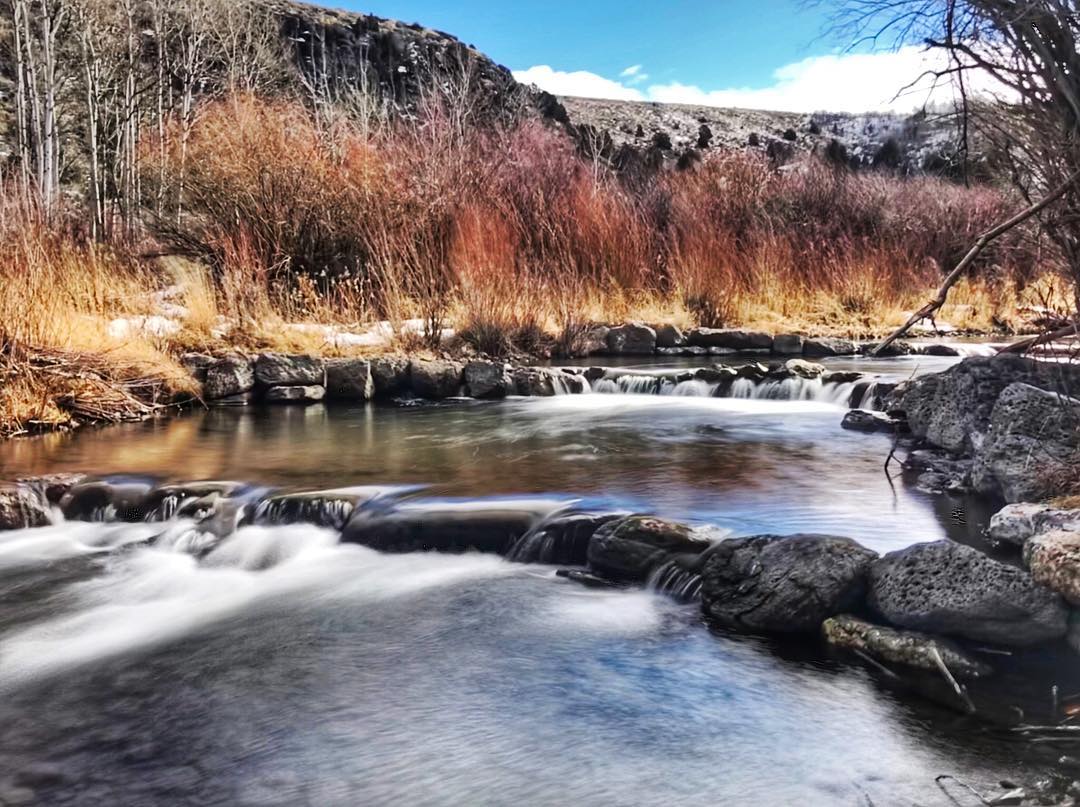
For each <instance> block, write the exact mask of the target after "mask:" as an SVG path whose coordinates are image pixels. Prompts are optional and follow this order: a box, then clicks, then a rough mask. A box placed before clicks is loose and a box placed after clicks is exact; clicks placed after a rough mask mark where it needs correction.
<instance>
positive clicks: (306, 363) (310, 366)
mask: <svg viewBox="0 0 1080 807" xmlns="http://www.w3.org/2000/svg"><path fill="white" fill-rule="evenodd" d="M255 380H256V381H257V382H258V383H259V384H261V385H262V386H264V387H289V386H315V385H317V386H320V387H321V386H323V385H324V384H325V383H326V368H325V366H324V365H323V361H322V359H320V358H316V357H314V356H289V355H286V354H284V353H261V354H259V356H258V357H257V358H256V359H255Z"/></svg>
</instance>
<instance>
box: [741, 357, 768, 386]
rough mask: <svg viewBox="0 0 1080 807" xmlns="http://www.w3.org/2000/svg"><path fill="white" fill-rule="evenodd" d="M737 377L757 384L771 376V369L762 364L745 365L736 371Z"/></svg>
mask: <svg viewBox="0 0 1080 807" xmlns="http://www.w3.org/2000/svg"><path fill="white" fill-rule="evenodd" d="M735 375H736V376H737V377H738V378H745V379H747V380H749V381H753V382H755V383H757V382H760V381H764V380H765V378H766V377H767V376H768V375H769V368H768V367H767V366H765V365H764V364H762V363H761V362H754V363H752V364H744V365H743V366H742V367H740V368H738V369H737V370H736V371H735Z"/></svg>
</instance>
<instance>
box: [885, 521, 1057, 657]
mask: <svg viewBox="0 0 1080 807" xmlns="http://www.w3.org/2000/svg"><path fill="white" fill-rule="evenodd" d="M869 603H870V606H871V608H873V609H874V611H875V612H877V613H878V614H880V615H881V616H882V617H884V618H885V619H886V620H888V621H889V622H890V623H892V624H893V625H896V626H898V627H901V628H911V629H913V630H922V631H928V632H930V633H944V634H947V635H950V636H959V637H963V638H965V639H971V640H973V641H977V642H990V643H992V644H999V645H1007V646H1017V647H1024V646H1029V645H1036V644H1040V643H1043V642H1049V641H1053V640H1055V639H1060V638H1061V637H1062V636H1064V635H1065V619H1066V615H1067V610H1066V608H1065V604H1064V603H1063V601H1062V599H1061V597H1060V596H1058V595H1057V594H1055V593H1054V592H1052V591H1050V590H1049V589H1046V588H1044V587H1042V586H1040V585H1038V584H1037V583H1036V582H1035V580H1034V579H1033V578H1032V576H1031V574H1030V573H1029V572H1027V571H1025V570H1024V569H1020V568H1017V567H1015V566H1010V565H1008V564H1006V563H1002V562H1001V561H997V560H994V559H993V558H990V557H988V556H987V555H984V554H983V553H982V552H979V551H978V550H977V549H972V548H971V547H970V546H965V545H963V544H958V543H954V542H952V541H934V542H932V543H923V544H914V545H913V546H909V547H907V548H906V549H901V550H899V551H897V552H891V553H889V554H888V555H886V556H885V557H883V558H881V559H880V560H878V561H877V562H875V563H874V564H873V566H872V567H871V568H870V596H869Z"/></svg>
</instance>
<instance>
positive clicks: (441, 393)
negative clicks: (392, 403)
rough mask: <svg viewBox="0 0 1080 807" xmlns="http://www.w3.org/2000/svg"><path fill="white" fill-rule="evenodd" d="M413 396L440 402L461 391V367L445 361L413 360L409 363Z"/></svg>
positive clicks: (455, 363)
mask: <svg viewBox="0 0 1080 807" xmlns="http://www.w3.org/2000/svg"><path fill="white" fill-rule="evenodd" d="M409 374H410V376H411V377H412V391H413V394H415V395H418V396H419V397H421V398H429V399H431V400H433V401H439V400H442V399H443V398H453V397H454V396H455V395H457V394H458V393H459V392H460V391H461V375H462V371H461V365H460V364H458V363H457V362H454V361H445V360H443V359H432V360H430V361H425V360H423V359H413V361H412V362H410V363H409Z"/></svg>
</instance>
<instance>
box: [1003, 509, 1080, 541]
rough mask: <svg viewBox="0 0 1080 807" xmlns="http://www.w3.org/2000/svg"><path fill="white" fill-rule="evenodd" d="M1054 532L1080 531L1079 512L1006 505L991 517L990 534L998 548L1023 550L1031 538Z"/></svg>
mask: <svg viewBox="0 0 1080 807" xmlns="http://www.w3.org/2000/svg"><path fill="white" fill-rule="evenodd" d="M1052 530H1064V531H1066V532H1080V510H1059V509H1057V508H1055V507H1051V506H1050V505H1048V504H1039V503H1033V502H1018V503H1015V504H1007V505H1005V506H1004V507H1002V508H1001V509H1000V510H998V511H997V512H996V513H994V515H993V516H992V517H991V518H990V527H989V528H988V530H987V535H988V536H989V538H990V540H991V541H992V542H993V543H995V544H997V545H1002V544H1011V545H1013V546H1019V547H1022V546H1023V545H1024V544H1025V543H1026V542H1027V541H1028V539H1030V538H1033V537H1034V536H1036V535H1038V534H1040V533H1043V532H1050V531H1052Z"/></svg>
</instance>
